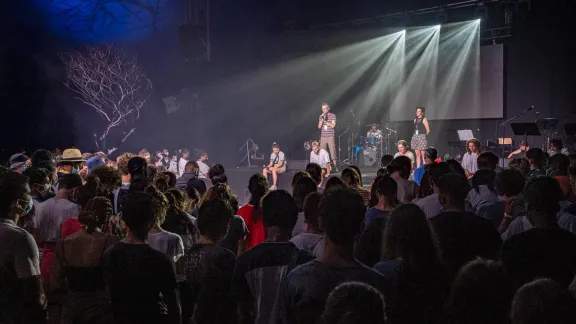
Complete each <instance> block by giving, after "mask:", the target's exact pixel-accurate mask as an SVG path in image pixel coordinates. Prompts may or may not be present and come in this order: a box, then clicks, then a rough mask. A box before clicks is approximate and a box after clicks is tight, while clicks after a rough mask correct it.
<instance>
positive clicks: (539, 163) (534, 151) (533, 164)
mask: <svg viewBox="0 0 576 324" xmlns="http://www.w3.org/2000/svg"><path fill="white" fill-rule="evenodd" d="M526 158H527V159H528V162H529V163H530V169H531V170H534V169H544V165H545V164H546V157H545V156H544V152H543V151H542V150H541V149H539V148H531V149H529V150H528V151H527V152H526Z"/></svg>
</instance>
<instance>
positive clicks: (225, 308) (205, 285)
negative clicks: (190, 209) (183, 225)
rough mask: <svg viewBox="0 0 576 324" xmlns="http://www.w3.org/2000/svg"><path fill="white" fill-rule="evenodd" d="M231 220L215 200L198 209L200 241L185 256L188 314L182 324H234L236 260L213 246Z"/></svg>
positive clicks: (223, 205)
mask: <svg viewBox="0 0 576 324" xmlns="http://www.w3.org/2000/svg"><path fill="white" fill-rule="evenodd" d="M232 216H234V212H233V211H232V207H231V206H230V205H229V204H228V202H227V201H225V200H222V199H219V198H216V199H212V200H209V201H206V202H205V203H203V204H202V206H201V207H200V213H199V215H198V221H197V224H198V230H199V231H200V239H199V240H198V242H197V243H195V244H194V245H192V247H191V248H190V249H189V250H188V251H187V252H186V257H185V259H186V284H187V287H188V289H189V295H190V297H191V298H190V300H188V301H187V302H188V303H190V305H189V306H190V309H191V311H192V313H191V314H190V315H186V317H185V316H183V317H182V319H183V323H188V322H189V318H192V321H191V322H192V323H214V324H219V323H220V324H227V323H235V322H236V318H237V315H236V309H235V304H234V302H233V299H232V298H231V296H230V288H231V285H232V279H233V276H234V265H235V262H236V256H235V254H234V253H232V251H230V250H228V249H226V248H223V247H221V246H219V245H218V244H217V242H218V241H220V240H221V239H222V237H223V236H224V235H226V232H227V231H228V227H229V226H230V221H231V220H232Z"/></svg>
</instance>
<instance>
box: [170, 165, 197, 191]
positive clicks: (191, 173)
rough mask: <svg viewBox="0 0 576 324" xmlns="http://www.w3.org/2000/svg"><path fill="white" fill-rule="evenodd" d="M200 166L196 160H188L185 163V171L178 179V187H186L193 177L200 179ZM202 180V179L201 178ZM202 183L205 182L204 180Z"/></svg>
mask: <svg viewBox="0 0 576 324" xmlns="http://www.w3.org/2000/svg"><path fill="white" fill-rule="evenodd" d="M198 170H199V166H198V163H197V162H196V161H188V162H186V164H185V165H184V169H183V173H182V174H181V175H180V177H179V178H178V180H176V188H180V189H186V186H187V185H188V181H190V180H191V179H198ZM199 181H202V180H199ZM202 183H204V182H203V181H202Z"/></svg>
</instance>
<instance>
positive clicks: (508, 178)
mask: <svg viewBox="0 0 576 324" xmlns="http://www.w3.org/2000/svg"><path fill="white" fill-rule="evenodd" d="M525 181H526V178H524V176H523V175H522V173H520V171H518V170H514V169H507V170H503V171H502V172H500V173H499V174H497V175H496V179H495V180H494V189H495V190H496V193H497V194H498V195H499V196H502V197H507V198H511V197H514V196H516V195H518V194H520V193H521V192H522V190H524V185H525Z"/></svg>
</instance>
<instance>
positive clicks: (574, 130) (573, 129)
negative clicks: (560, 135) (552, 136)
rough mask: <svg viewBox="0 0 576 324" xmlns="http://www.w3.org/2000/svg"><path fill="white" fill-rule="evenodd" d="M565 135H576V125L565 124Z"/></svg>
mask: <svg viewBox="0 0 576 324" xmlns="http://www.w3.org/2000/svg"><path fill="white" fill-rule="evenodd" d="M564 133H565V134H566V136H574V135H576V123H566V124H564Z"/></svg>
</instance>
